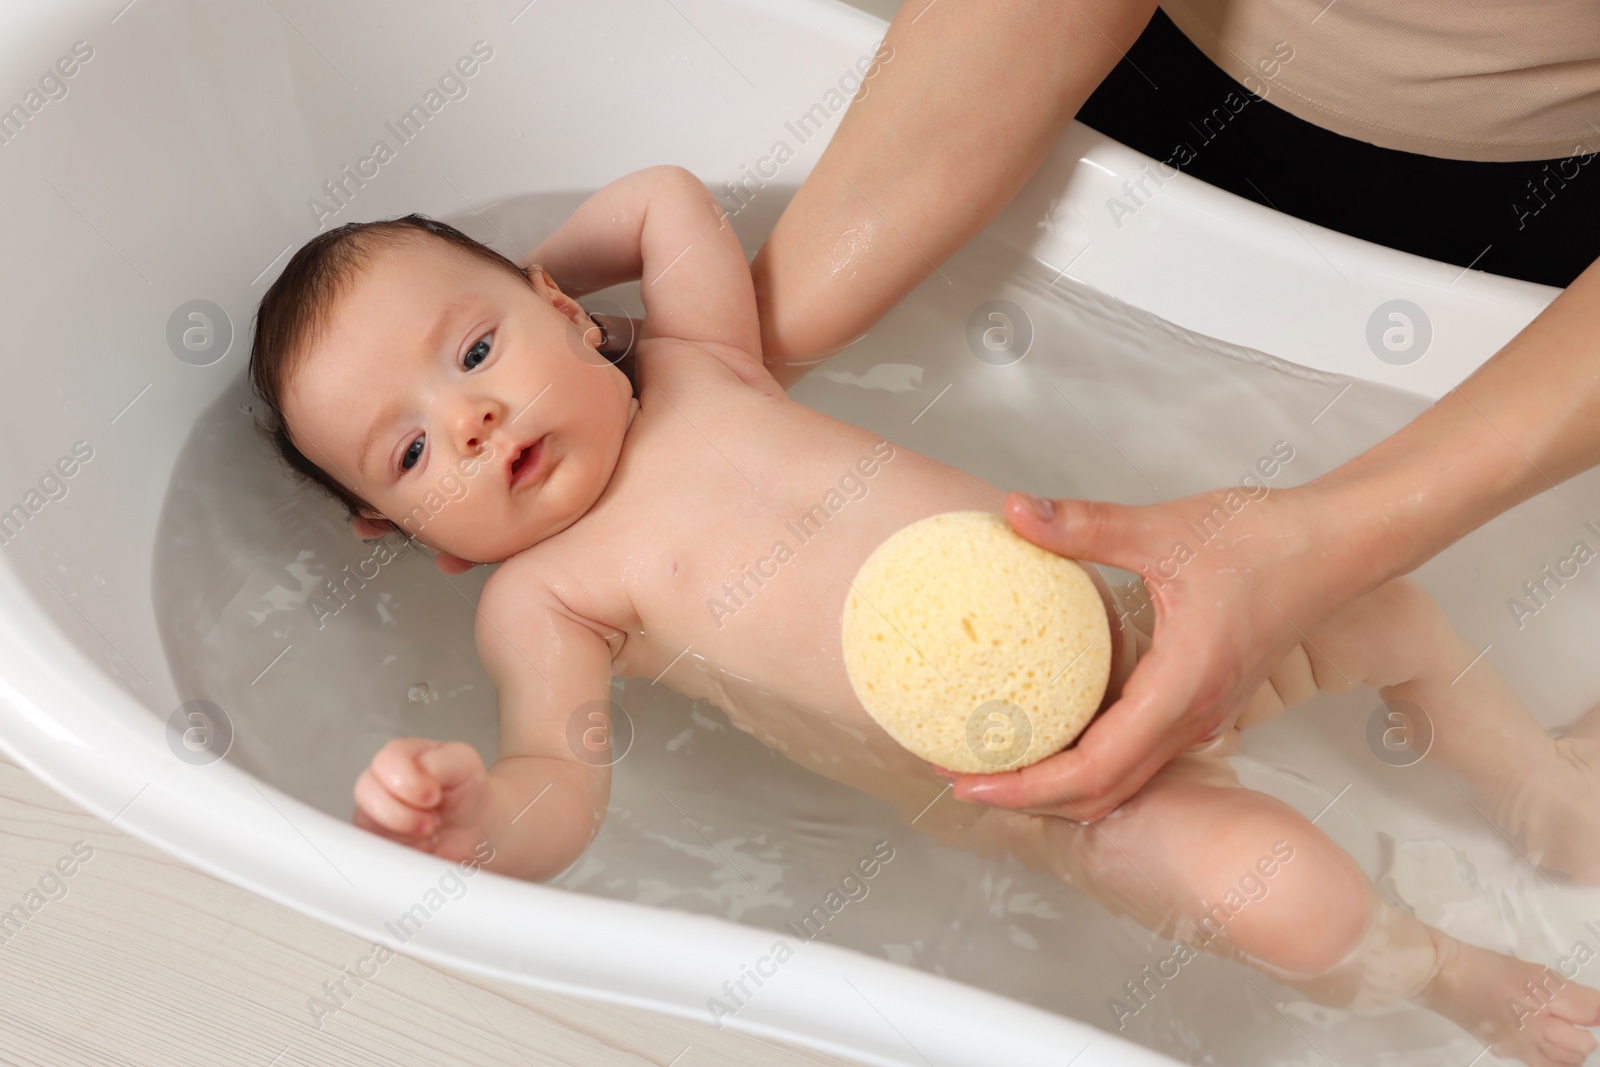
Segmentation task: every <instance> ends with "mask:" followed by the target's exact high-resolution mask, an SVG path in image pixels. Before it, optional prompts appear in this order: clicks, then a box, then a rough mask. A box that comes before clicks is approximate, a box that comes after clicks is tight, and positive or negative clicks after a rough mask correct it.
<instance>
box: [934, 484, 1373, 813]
mask: <svg viewBox="0 0 1600 1067" xmlns="http://www.w3.org/2000/svg"><path fill="white" fill-rule="evenodd" d="M1258 488H1264V487H1258ZM1247 492H1248V490H1245V489H1243V488H1235V489H1231V490H1216V491H1214V492H1210V493H1202V494H1199V495H1197V496H1191V497H1185V498H1183V499H1181V500H1175V501H1170V502H1168V503H1163V504H1153V505H1149V506H1146V507H1124V506H1122V505H1118V504H1102V503H1092V502H1088V501H1082V500H1058V501H1040V502H1039V503H1040V504H1041V505H1043V507H1042V509H1041V510H1042V511H1043V512H1044V513H1045V517H1041V515H1040V514H1038V513H1036V512H1035V510H1034V508H1033V506H1032V505H1031V504H1030V501H1032V500H1033V498H1031V497H1029V496H1026V495H1025V494H1022V493H1013V494H1011V495H1010V496H1009V497H1007V498H1006V505H1005V514H1006V518H1007V519H1008V520H1009V521H1010V523H1011V526H1012V528H1013V529H1015V530H1016V531H1017V533H1018V534H1020V535H1022V536H1023V537H1025V538H1027V539H1028V540H1029V541H1032V542H1033V543H1034V544H1037V545H1039V546H1040V547H1042V548H1047V549H1050V550H1051V551H1052V552H1057V553H1060V554H1061V555H1064V556H1070V557H1072V558H1075V559H1087V560H1094V561H1096V562H1100V563H1107V564H1110V565H1111V566H1114V567H1121V568H1122V569H1124V570H1128V571H1133V572H1134V573H1136V574H1138V575H1140V576H1141V577H1142V578H1144V580H1145V583H1146V586H1147V588H1148V590H1149V592H1150V598H1151V601H1152V602H1153V603H1154V605H1155V614H1156V624H1155V633H1154V635H1153V637H1152V640H1151V647H1150V650H1149V652H1147V653H1146V654H1145V656H1144V657H1143V658H1142V659H1140V660H1139V662H1138V664H1137V666H1136V667H1135V668H1134V671H1133V674H1132V675H1131V676H1130V677H1129V679H1128V681H1127V683H1126V684H1125V685H1124V686H1123V689H1122V694H1121V696H1120V698H1119V699H1118V700H1117V701H1116V703H1114V704H1112V705H1111V707H1109V708H1107V709H1106V711H1105V713H1104V714H1103V715H1101V716H1100V717H1099V718H1098V719H1096V720H1095V722H1094V723H1093V724H1092V725H1090V726H1089V728H1088V729H1087V730H1086V731H1085V732H1084V734H1083V735H1082V736H1081V737H1080V738H1079V739H1078V742H1077V744H1076V745H1074V746H1073V747H1072V748H1069V749H1066V750H1065V751H1062V752H1059V753H1057V754H1055V755H1054V756H1050V757H1048V758H1047V759H1044V760H1041V761H1040V762H1038V763H1036V764H1033V765H1032V766H1029V767H1025V768H1023V769H1022V770H1020V771H1011V772H1006V773H1000V774H966V775H961V776H960V777H959V778H957V779H956V784H955V788H954V791H953V792H954V795H955V797H956V799H958V800H967V801H977V802H981V803H985V804H993V805H996V806H998V807H1004V808H1014V809H1026V810H1041V809H1051V810H1053V811H1056V812H1063V811H1076V812H1077V813H1078V815H1077V817H1078V818H1081V819H1084V820H1091V821H1092V820H1095V819H1099V818H1101V817H1103V816H1104V815H1106V814H1108V813H1109V812H1110V811H1111V810H1112V809H1114V808H1115V807H1116V806H1117V805H1119V804H1121V803H1122V802H1123V801H1124V800H1126V799H1128V797H1130V796H1131V795H1133V793H1135V792H1136V791H1137V790H1138V789H1139V787H1140V786H1142V785H1144V783H1145V782H1146V781H1148V780H1149V778H1150V777H1151V776H1152V775H1153V774H1155V772H1156V771H1157V770H1159V769H1160V768H1161V766H1162V765H1163V764H1165V763H1166V762H1167V761H1168V760H1170V759H1172V758H1173V757H1174V756H1176V755H1178V753H1180V752H1181V751H1183V750H1184V749H1185V748H1188V747H1189V746H1191V745H1194V744H1197V743H1200V742H1203V741H1206V740H1208V739H1210V738H1213V737H1216V736H1218V735H1219V734H1221V733H1222V732H1223V731H1224V730H1226V729H1228V728H1229V727H1231V726H1232V725H1233V723H1234V720H1235V719H1237V718H1238V717H1239V714H1240V712H1241V711H1242V710H1243V709H1244V706H1245V704H1246V702H1248V700H1249V699H1250V697H1251V695H1252V694H1253V693H1254V692H1255V690H1256V688H1257V687H1258V686H1259V685H1260V684H1261V683H1262V682H1263V681H1265V680H1266V678H1267V676H1268V674H1270V673H1271V671H1272V669H1273V668H1274V667H1276V666H1277V664H1278V663H1279V661H1281V660H1282V659H1283V657H1284V656H1285V655H1286V654H1287V653H1288V652H1289V650H1290V649H1291V648H1292V647H1293V646H1294V645H1295V644H1296V643H1298V642H1299V641H1300V640H1302V637H1303V632H1304V631H1307V630H1309V629H1311V628H1312V627H1313V626H1314V625H1316V624H1317V623H1318V622H1320V621H1321V620H1323V619H1325V618H1326V617H1327V616H1329V615H1331V614H1332V613H1333V612H1334V611H1335V610H1337V609H1338V608H1339V607H1340V606H1342V605H1343V604H1344V603H1346V602H1348V601H1350V600H1352V599H1354V598H1355V597H1357V596H1359V595H1361V594H1362V593H1364V592H1366V591H1367V589H1368V587H1369V586H1370V585H1375V584H1376V583H1377V582H1378V581H1381V580H1382V579H1381V577H1380V576H1378V575H1377V574H1376V572H1373V573H1367V572H1369V571H1372V568H1371V567H1370V566H1368V565H1366V563H1365V561H1366V560H1369V559H1371V558H1372V556H1373V555H1374V554H1373V553H1364V552H1362V551H1361V546H1360V545H1359V544H1358V543H1357V542H1358V541H1359V538H1358V537H1356V536H1353V535H1352V531H1351V530H1350V529H1349V528H1341V526H1340V525H1338V524H1337V523H1336V522H1335V521H1331V520H1330V519H1329V518H1327V517H1325V516H1329V515H1331V514H1333V512H1332V511H1331V509H1330V508H1329V504H1330V503H1331V501H1329V500H1328V498H1327V494H1326V492H1325V491H1323V490H1319V489H1316V488H1314V487H1303V488H1300V489H1283V490H1271V491H1268V492H1266V493H1265V495H1260V496H1258V497H1257V498H1255V499H1250V498H1249V497H1248V496H1247V495H1246V494H1247ZM1218 509H1220V513H1219V511H1218ZM1212 530H1214V531H1215V532H1214V534H1211V536H1210V538H1209V540H1204V541H1202V540H1201V539H1200V538H1201V536H1202V535H1204V534H1205V533H1206V532H1207V531H1212ZM1197 531H1198V532H1197Z"/></svg>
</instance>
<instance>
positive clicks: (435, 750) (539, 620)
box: [356, 565, 611, 880]
mask: <svg viewBox="0 0 1600 1067" xmlns="http://www.w3.org/2000/svg"><path fill="white" fill-rule="evenodd" d="M507 566H508V565H503V566H502V568H501V570H500V571H499V572H497V573H496V575H495V576H494V578H492V579H491V580H490V582H489V584H488V585H487V586H485V588H484V591H483V595H482V597H481V598H480V600H479V604H478V619H477V625H476V628H475V629H476V636H477V644H478V655H479V657H480V658H481V659H482V661H483V665H484V668H485V670H487V671H488V674H489V678H490V680H491V681H492V682H493V683H494V686H495V689H496V690H497V691H498V693H499V711H500V758H499V760H498V761H497V762H496V763H495V764H494V766H493V767H492V768H490V769H488V770H487V771H485V770H484V767H483V761H482V760H481V759H480V758H479V756H478V754H477V751H476V750H475V749H473V748H472V747H471V746H469V745H465V744H463V743H461V742H451V743H449V744H443V743H440V742H437V741H428V740H425V739H421V738H403V739H399V740H396V741H391V742H390V743H389V744H388V745H385V746H384V748H383V749H382V750H380V751H379V753H378V754H377V756H375V757H374V758H373V761H372V766H371V767H369V768H368V769H367V771H366V772H365V773H364V774H363V775H362V776H361V779H360V781H358V782H357V783H356V802H357V807H358V810H357V817H356V822H357V824H358V825H361V826H363V827H365V828H367V829H371V830H374V831H375V832H377V833H380V834H383V835H384V836H386V837H390V838H393V839H395V840H398V841H401V842H402V843H404V844H408V845H411V846H413V847H415V848H420V849H422V850H423V851H426V852H432V853H434V854H436V855H439V856H443V857H445V858H447V859H452V860H462V859H465V858H467V857H468V856H471V855H474V854H478V855H480V856H481V851H479V850H480V848H481V845H482V843H483V842H487V843H488V845H489V846H490V847H491V848H492V849H493V854H492V858H491V859H489V860H487V861H485V863H484V866H487V867H488V868H489V869H491V870H494V871H497V872H499V873H501V874H508V875H511V876H512V877H516V878H526V879H531V880H540V879H544V878H548V877H550V876H551V875H554V874H558V873H560V872H561V871H562V870H564V869H565V868H566V867H567V866H569V865H570V864H571V863H572V861H573V860H575V859H577V858H578V856H579V854H581V853H582V852H583V850H584V849H585V848H586V847H587V846H588V844H589V842H590V841H592V840H593V839H594V835H595V833H596V832H597V831H598V830H599V827H600V823H601V821H602V820H603V819H604V817H605V811H606V803H607V800H608V798H609V796H610V791H611V768H610V766H609V762H610V761H609V758H608V756H607V753H608V751H609V744H608V743H607V738H606V737H605V734H607V733H608V732H609V731H595V730H593V729H590V727H591V725H592V723H593V720H591V719H590V717H589V716H588V714H587V713H588V711H589V710H590V709H591V708H592V710H594V711H597V712H600V713H602V714H606V713H608V704H607V703H606V701H607V698H608V697H609V694H610V674H611V652H610V649H609V648H608V647H607V645H606V643H605V641H604V640H603V639H602V638H601V637H600V635H599V634H598V633H596V632H595V630H593V629H591V628H590V627H589V626H588V625H586V624H585V623H583V622H581V621H579V620H578V619H577V618H575V617H574V616H573V615H572V614H571V613H570V612H568V611H566V610H565V608H564V607H563V606H562V605H561V604H560V603H559V601H558V600H556V599H555V597H554V596H553V595H551V594H549V593H545V592H543V591H542V588H538V587H536V588H535V589H533V590H530V588H529V586H528V583H527V581H526V576H525V575H524V574H519V573H517V572H514V571H513V572H507V569H506V568H507ZM512 576H515V577H516V578H517V579H518V580H517V581H516V582H512V581H509V580H507V579H509V578H510V577H512ZM497 579H499V580H497ZM574 715H581V716H583V726H584V728H585V730H586V731H587V732H586V733H585V742H586V745H585V746H584V747H582V748H581V749H580V748H579V747H575V746H574V745H573V744H572V743H571V742H570V741H569V733H568V724H569V723H570V722H571V721H572V719H573V717H574ZM590 741H597V742H598V743H597V744H594V745H592V746H591V745H588V744H587V743H588V742H590ZM591 748H592V751H591V750H590V749H591Z"/></svg>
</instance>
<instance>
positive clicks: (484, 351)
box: [461, 333, 494, 370]
mask: <svg viewBox="0 0 1600 1067" xmlns="http://www.w3.org/2000/svg"><path fill="white" fill-rule="evenodd" d="M493 336H494V334H492V333H490V334H484V335H483V337H481V338H479V340H478V343H477V344H475V345H473V346H472V347H471V348H469V349H467V354H466V356H465V357H464V358H463V359H462V361H461V362H462V363H463V364H464V365H465V366H466V368H467V370H472V369H473V368H474V367H476V366H477V365H478V364H480V363H482V362H483V361H484V360H486V359H488V358H489V348H490V345H489V338H491V337H493Z"/></svg>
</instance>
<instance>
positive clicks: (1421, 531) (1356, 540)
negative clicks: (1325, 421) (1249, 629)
mask: <svg viewBox="0 0 1600 1067" xmlns="http://www.w3.org/2000/svg"><path fill="white" fill-rule="evenodd" d="M1597 463H1600V261H1597V262H1596V263H1595V264H1593V265H1591V266H1590V267H1589V269H1588V270H1586V271H1584V272H1583V274H1581V275H1580V276H1579V277H1578V279H1577V280H1576V281H1574V282H1573V283H1572V285H1571V286H1569V287H1568V288H1567V290H1566V291H1565V292H1564V293H1562V294H1561V295H1560V296H1559V297H1557V298H1556V300H1555V301H1554V302H1552V303H1551V304H1550V306H1549V307H1547V308H1546V309H1545V310H1544V311H1543V312H1541V313H1540V315H1539V317H1538V318H1536V319H1534V320H1533V322H1531V323H1529V324H1528V325H1527V326H1526V327H1525V328H1524V329H1523V330H1522V332H1521V333H1519V334H1517V336H1516V337H1514V338H1512V339H1511V341H1510V342H1509V343H1507V344H1506V346H1505V347H1504V348H1502V349H1501V350H1500V351H1499V352H1498V353H1496V354H1495V355H1494V357H1493V358H1491V359H1490V360H1489V361H1488V362H1487V363H1485V364H1484V365H1483V366H1482V367H1480V368H1478V370H1477V371H1476V372H1474V373H1473V374H1472V375H1471V376H1470V377H1468V378H1467V379H1466V380H1464V381H1463V382H1462V383H1461V384H1460V385H1459V386H1457V387H1456V388H1455V389H1453V390H1451V391H1450V392H1449V393H1448V394H1446V395H1445V396H1444V397H1442V398H1441V399H1440V400H1439V401H1438V403H1436V404H1434V406H1433V407H1431V408H1429V409H1428V410H1427V411H1425V412H1424V413H1423V414H1421V415H1420V416H1418V417H1417V418H1416V419H1415V420H1414V421H1413V422H1411V423H1410V424H1409V425H1407V426H1406V427H1405V428H1404V429H1402V430H1400V431H1399V432H1397V433H1395V434H1394V435H1392V436H1391V437H1389V438H1387V439H1386V440H1384V441H1382V442H1380V443H1379V444H1378V445H1376V446H1374V447H1373V448H1371V449H1370V450H1368V451H1367V452H1365V453H1363V454H1362V455H1360V456H1358V457H1356V458H1355V459H1353V460H1351V461H1350V462H1348V463H1346V464H1344V465H1343V466H1341V467H1339V468H1338V469H1336V470H1334V471H1331V472H1330V473H1328V474H1327V475H1324V476H1323V477H1322V478H1319V479H1317V480H1316V481H1315V482H1312V483H1310V484H1309V485H1308V486H1306V487H1305V488H1306V490H1307V491H1309V492H1310V493H1311V494H1312V495H1313V496H1315V497H1318V498H1320V499H1321V500H1322V502H1323V503H1324V505H1325V506H1326V509H1327V510H1326V513H1327V514H1328V515H1330V516H1334V515H1337V516H1341V519H1340V521H1341V524H1342V525H1349V526H1353V527H1354V530H1353V531H1352V532H1353V533H1354V536H1353V537H1352V538H1350V539H1349V541H1348V549H1347V550H1348V551H1349V552H1350V553H1351V554H1352V556H1351V558H1350V559H1349V560H1348V561H1347V562H1348V565H1349V567H1350V568H1351V570H1349V571H1347V573H1349V574H1350V575H1351V576H1352V577H1355V578H1356V580H1357V581H1359V582H1360V583H1361V584H1362V585H1363V586H1364V587H1365V588H1368V589H1370V588H1373V587H1375V586H1376V585H1378V584H1379V583H1381V582H1383V581H1384V580H1386V579H1388V578H1391V577H1394V576H1396V575H1400V574H1405V573H1408V572H1409V571H1411V570H1413V569H1415V568H1416V567H1417V566H1419V565H1420V564H1422V563H1423V562H1425V561H1426V560H1428V559H1429V558H1431V557H1432V556H1433V555H1434V554H1436V553H1437V552H1439V551H1440V550H1442V549H1443V548H1445V547H1446V546H1447V545H1450V544H1452V543H1454V542H1455V541H1456V540H1458V539H1459V538H1461V537H1462V536H1464V535H1466V534H1467V533H1470V532H1471V531H1472V530H1475V529H1477V528H1478V527H1479V526H1481V525H1483V524H1484V523H1485V522H1487V521H1488V520H1489V519H1491V518H1493V517H1495V516H1496V515H1498V514H1500V513H1501V512H1503V511H1505V510H1506V509H1508V508H1510V507H1512V506H1514V505H1516V504H1518V503H1520V502H1521V501H1523V500H1526V499H1528V498H1529V497H1531V496H1534V495H1536V494H1538V493H1540V492H1543V491H1544V490H1546V489H1549V488H1552V487H1553V486H1555V485H1558V484H1560V483H1561V482H1562V481H1565V480H1566V479H1567V478H1570V477H1572V476H1573V475H1574V474H1578V473H1580V472H1582V471H1585V470H1587V469H1589V468H1590V467H1593V466H1595V465H1596V464H1597Z"/></svg>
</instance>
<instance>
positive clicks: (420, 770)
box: [370, 737, 444, 808]
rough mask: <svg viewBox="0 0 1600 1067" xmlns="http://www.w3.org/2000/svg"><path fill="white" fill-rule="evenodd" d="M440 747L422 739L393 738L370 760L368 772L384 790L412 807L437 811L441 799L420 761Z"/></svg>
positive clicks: (442, 796) (442, 797)
mask: <svg viewBox="0 0 1600 1067" xmlns="http://www.w3.org/2000/svg"><path fill="white" fill-rule="evenodd" d="M441 744H443V742H440V741H434V740H431V739H429V738H426V737H402V738H397V739H396V740H394V741H390V742H389V743H388V744H387V745H384V746H383V747H382V748H380V749H379V750H378V754H377V755H376V756H373V757H372V766H371V768H370V770H371V771H372V773H373V774H374V775H376V776H377V779H378V781H379V782H381V783H382V784H383V787H384V788H385V789H387V790H388V791H389V792H391V793H393V794H394V795H395V796H397V797H399V798H400V799H401V800H403V801H405V802H406V803H407V804H410V805H411V806H412V807H414V808H435V807H438V806H439V801H441V800H442V799H444V795H443V793H442V792H441V790H440V787H439V783H438V782H437V781H435V780H434V778H433V776H432V775H431V774H430V773H428V771H427V769H426V768H425V767H423V766H422V764H421V762H420V760H421V757H422V756H423V754H424V753H426V752H428V751H429V750H430V749H435V748H438V747H440V745H441Z"/></svg>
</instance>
